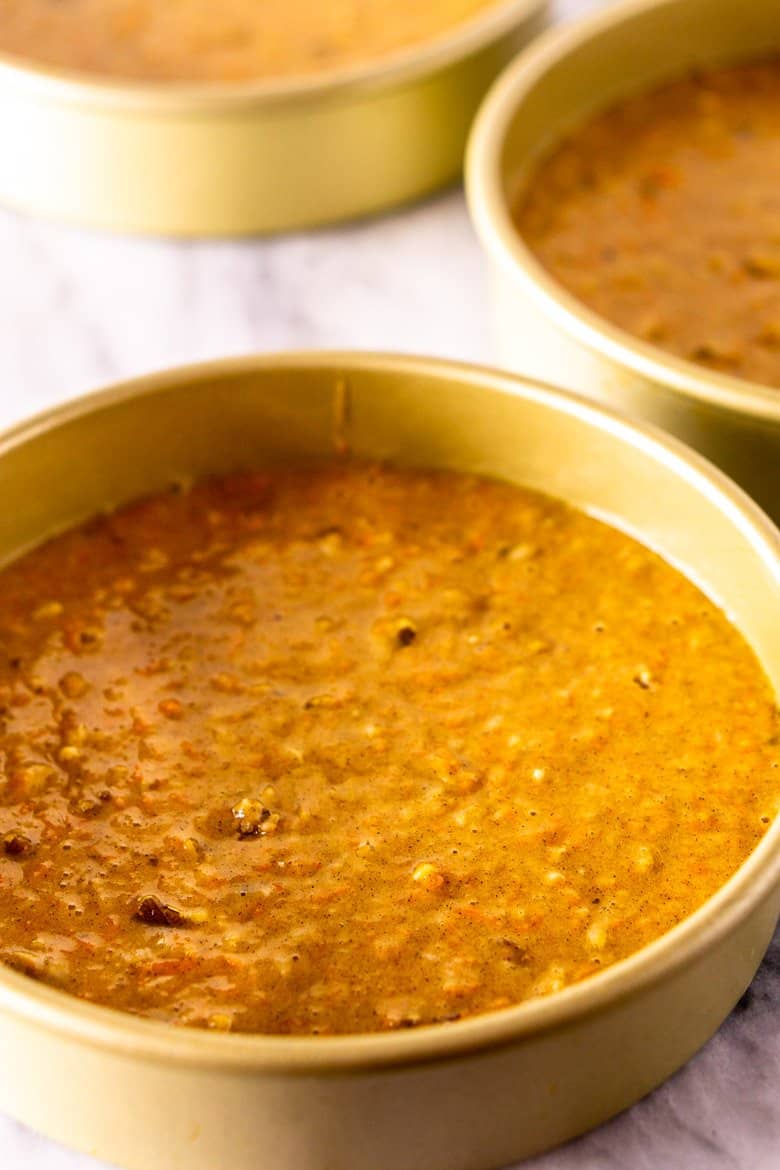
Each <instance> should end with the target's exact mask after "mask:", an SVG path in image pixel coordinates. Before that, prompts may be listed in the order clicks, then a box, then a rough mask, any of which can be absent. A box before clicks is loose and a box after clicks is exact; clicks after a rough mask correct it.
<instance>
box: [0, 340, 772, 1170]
mask: <svg viewBox="0 0 780 1170" xmlns="http://www.w3.org/2000/svg"><path fill="white" fill-rule="evenodd" d="M345 446H347V447H348V448H349V449H350V450H352V451H353V452H355V454H357V455H360V456H365V457H370V458H376V459H383V460H389V461H392V462H395V463H398V464H406V465H416V466H423V467H444V468H455V469H459V470H464V471H471V472H477V473H487V474H490V475H494V476H499V477H501V478H503V479H506V480H508V481H516V482H518V483H522V484H527V485H529V486H530V487H533V488H537V489H541V490H543V491H546V492H549V493H552V494H554V495H556V496H559V497H562V498H564V499H566V500H569V501H571V503H573V504H575V505H577V506H578V507H580V508H583V509H586V510H587V511H589V512H591V513H593V514H595V515H597V516H599V517H602V518H605V519H607V520H609V521H612V522H613V523H614V524H616V525H617V526H619V527H620V528H623V529H625V530H626V531H627V532H629V533H632V534H634V535H636V536H638V537H639V538H640V539H641V540H643V541H644V542H645V543H647V544H649V545H650V546H652V547H653V548H655V549H656V550H658V551H659V552H660V553H661V554H662V555H663V556H664V557H666V558H667V559H668V560H669V561H670V562H672V563H673V564H675V565H677V566H678V567H679V568H681V569H682V571H684V572H686V573H687V574H688V575H689V576H691V577H692V578H693V579H694V580H695V581H697V582H698V583H699V585H700V586H701V587H702V588H704V589H705V590H706V591H707V593H708V594H709V595H710V596H711V597H712V598H713V599H715V600H716V601H717V602H718V603H720V604H721V605H722V606H723V607H724V608H725V610H726V612H727V613H728V614H729V616H730V617H731V618H732V620H733V621H734V622H735V623H736V624H737V626H738V627H739V628H740V629H741V631H742V632H743V633H744V635H745V637H746V638H747V639H748V641H749V642H750V644H751V645H752V647H753V648H754V650H755V651H756V653H757V655H758V657H759V658H760V660H761V662H762V663H763V666H764V668H765V669H766V671H767V674H768V675H769V677H770V679H771V680H772V683H773V685H774V686H775V688H776V689H777V691H778V693H780V626H778V621H777V614H778V605H779V603H780V534H779V533H778V532H777V530H776V529H775V528H774V526H773V525H772V524H771V522H770V521H769V520H768V519H767V518H766V516H764V515H763V513H762V512H760V510H759V509H758V508H757V507H756V505H755V504H753V503H752V501H750V500H749V499H748V497H747V496H746V495H744V494H743V493H742V492H741V491H740V489H739V488H737V487H736V486H735V485H734V484H733V483H731V482H730V481H729V480H728V479H726V478H725V477H724V476H723V475H722V474H721V473H720V472H719V471H717V470H716V469H715V468H714V467H712V466H711V465H710V464H708V463H707V462H706V461H704V460H703V459H701V458H700V457H699V456H697V455H695V454H694V453H693V452H691V451H689V450H688V449H686V448H685V447H683V446H682V445H681V444H678V443H677V442H676V441H674V440H671V439H669V438H667V437H665V436H663V435H662V434H661V433H660V432H656V431H655V430H653V429H651V428H648V427H646V426H644V425H638V424H632V423H630V422H628V421H626V420H624V419H623V418H622V417H620V416H618V415H616V414H613V413H611V412H609V411H607V410H604V409H603V408H601V407H597V406H595V405H593V404H592V403H589V402H587V401H586V400H584V399H581V398H576V397H574V396H570V395H567V394H564V393H562V392H560V391H556V390H552V389H549V388H547V387H545V386H543V385H541V384H536V383H534V382H531V381H525V380H521V379H518V378H513V377H512V376H510V375H507V374H502V373H496V372H491V371H488V370H482V369H477V368H474V367H468V366H462V365H455V364H451V363H445V362H442V361H434V360H428V359H420V358H397V357H395V358H390V357H384V356H371V355H365V354H364V355H356V354H319V355H317V354H309V355H305V354H304V355H288V356H280V357H264V358H242V359H239V360H235V361H228V362H220V363H212V364H209V365H203V366H198V367H192V368H189V369H183V370H175V371H172V372H168V373H163V374H159V375H152V376H151V377H147V378H143V379H141V380H139V381H136V382H131V383H125V384H123V385H119V386H114V387H112V388H110V389H108V390H105V391H103V392H101V393H98V394H94V395H91V396H89V397H87V398H82V399H78V400H75V401H73V402H70V403H68V404H67V405H64V406H60V407H58V408H56V409H55V410H52V411H49V412H48V413H46V414H43V415H39V416H38V417H36V418H33V419H32V420H31V421H28V422H25V423H23V424H21V425H19V426H16V427H14V428H12V429H11V430H8V431H6V432H5V433H4V434H3V435H1V436H0V494H1V495H2V499H3V500H6V501H13V506H12V507H5V508H3V509H2V511H0V561H7V560H8V559H9V558H13V557H15V556H17V555H18V554H19V553H20V552H21V551H22V550H24V549H27V548H29V547H30V546H31V545H35V544H36V543H38V542H39V541H41V540H42V539H44V538H45V537H47V536H48V535H50V534H53V533H55V532H58V531H60V530H61V529H63V528H65V527H67V526H69V525H72V524H74V523H76V522H77V521H79V520H81V519H83V518H85V517H88V516H90V515H91V514H94V513H95V512H96V511H98V510H99V509H103V508H105V507H107V506H111V505H115V504H119V503H121V502H123V501H126V500H129V499H131V498H133V497H137V496H139V495H141V494H143V493H148V492H153V491H156V490H161V489H163V488H165V487H166V486H168V485H169V484H170V482H171V481H172V480H180V479H181V478H182V477H185V478H189V477H193V476H194V477H198V476H204V475H209V474H211V473H219V472H226V471H229V470H237V469H241V468H247V467H256V466H259V465H263V464H268V463H273V462H288V461H291V460H300V459H305V458H308V457H311V456H324V455H328V454H329V453H333V452H334V450H340V449H343V448H344V447H345ZM561 452H568V453H569V454H568V456H567V457H566V458H561ZM779 910H780V817H778V818H777V819H776V821H775V823H774V824H773V825H772V826H770V828H769V830H768V832H767V834H766V836H765V838H764V839H763V840H762V841H761V843H760V844H759V846H758V847H757V848H756V850H755V851H754V852H753V853H752V854H751V856H750V857H749V858H748V859H747V861H746V862H745V863H744V864H743V865H742V867H741V868H740V869H739V870H738V871H737V873H736V874H735V875H734V876H733V877H732V878H731V879H730V881H729V882H728V883H727V884H726V885H725V886H723V887H722V888H721V889H720V890H719V891H718V893H717V894H716V895H715V896H714V897H712V898H711V899H710V900H709V901H708V902H707V903H705V905H704V906H703V907H702V908H701V909H699V910H698V911H697V912H696V913H695V914H694V915H692V916H691V917H690V918H688V919H687V920H685V921H684V922H683V923H681V924H680V925H678V926H677V927H675V928H674V929H673V930H672V931H670V932H669V933H668V934H666V935H665V936H663V937H662V938H661V939H659V940H657V941H656V942H654V943H652V944H651V945H649V946H647V947H645V948H644V949H643V950H641V951H639V952H638V953H637V954H635V955H633V956H631V957H630V958H628V959H626V960H624V961H622V962H620V963H617V964H615V965H614V966H613V967H610V968H609V969H607V970H605V971H604V972H602V973H600V974H598V975H595V976H593V977H591V978H590V979H588V980H586V981H584V982H582V983H579V984H577V985H575V986H573V987H570V988H568V989H566V990H564V991H561V992H557V993H555V994H553V995H551V996H549V997H547V998H542V999H537V1000H533V1001H530V1002H527V1003H524V1004H521V1005H520V1006H517V1007H513V1008H507V1009H504V1010H501V1011H496V1012H493V1013H489V1014H486V1015H482V1016H478V1017H475V1018H472V1019H466V1020H462V1021H458V1022H454V1023H447V1024H440V1025H435V1026H429V1027H421V1028H419V1029H414V1030H410V1031H405V1032H401V1033H393V1034H379V1035H364V1036H341V1037H280V1036H270V1037H269V1036H251V1035H249V1036H247V1035H229V1034H217V1033H213V1032H207V1031H201V1030H197V1029H187V1028H182V1027H175V1026H172V1025H170V1024H164V1023H160V1022H155V1021H151V1020H143V1019H140V1018H136V1017H134V1016H131V1015H128V1014H123V1013H121V1012H117V1011H114V1010H112V1009H109V1008H103V1007H98V1006H95V1005H92V1004H89V1003H86V1002H83V1001H81V1000H78V999H76V998H73V997H70V996H68V995H66V994H64V993H62V992H59V991H56V990H54V989H52V988H49V987H46V986H45V985H43V984H41V983H36V982H34V981H32V980H31V979H29V978H27V977H25V976H23V975H20V974H18V973H16V972H14V971H12V970H10V969H8V968H4V967H0V1050H2V1053H3V1060H2V1062H1V1063H0V1109H2V1110H3V1111H4V1112H6V1113H9V1114H10V1115H11V1116H13V1117H16V1118H18V1119H19V1120H21V1121H23V1122H25V1123H26V1124H28V1125H31V1126H33V1127H34V1128H36V1129H40V1130H42V1131H43V1132H44V1133H46V1134H48V1135H50V1136H51V1137H53V1138H55V1139H57V1140H59V1141H62V1142H65V1143H67V1144H69V1145H73V1146H75V1147H77V1148H79V1149H81V1150H84V1151H88V1152H89V1153H91V1154H94V1155H96V1156H97V1157H100V1158H103V1159H106V1160H108V1161H110V1162H112V1163H114V1162H115V1163H117V1164H119V1165H122V1166H127V1167H131V1168H133V1170H257V1168H258V1167H259V1166H262V1167H263V1170H421V1167H425V1168H426V1170H491V1168H493V1167H499V1166H502V1165H505V1164H509V1163H512V1162H515V1161H516V1160H517V1159H519V1158H521V1157H523V1156H526V1155H530V1154H533V1153H535V1152H537V1151H540V1150H543V1149H545V1148H547V1147H549V1146H552V1145H554V1144H556V1143H558V1142H562V1141H565V1140H566V1139H568V1138H571V1137H573V1136H574V1135H576V1134H578V1133H581V1132H583V1131H584V1130H586V1129H588V1128H590V1127H591V1126H594V1125H596V1124H598V1123H599V1122H601V1121H604V1120H605V1119H606V1118H608V1117H610V1116H611V1115H612V1114H615V1113H617V1112H619V1111H620V1110H622V1109H624V1108H626V1106H628V1105H630V1104H631V1103H632V1102H634V1101H636V1100H637V1099H638V1098H639V1097H641V1096H642V1095H643V1094H645V1093H647V1092H648V1091H649V1090H650V1089H652V1088H653V1087H654V1086H655V1085H657V1084H659V1082H661V1081H662V1080H663V1079H664V1078H665V1077H668V1076H669V1075H670V1074H671V1073H672V1072H673V1071H674V1070H675V1069H676V1068H678V1067H679V1066H680V1065H681V1064H682V1063H683V1062H684V1061H686V1060H687V1059H688V1058H689V1057H690V1056H691V1055H692V1054H693V1053H694V1052H695V1051H696V1050H697V1049H698V1048H699V1047H700V1046H701V1045H702V1044H703V1043H704V1042H705V1041H706V1040H707V1039H708V1037H709V1036H711V1035H712V1033H713V1032H714V1031H715V1029H716V1028H717V1027H718V1025H719V1024H720V1023H721V1021H722V1020H723V1018H724V1017H725V1016H726V1014H727V1013H728V1012H729V1010H730V1009H731V1007H732V1006H733V1005H734V1003H735V1002H736V1001H737V1000H738V998H739V997H740V995H741V994H742V993H743V992H744V990H745V988H746V987H747V985H748V984H749V982H750V980H751V978H752V976H753V974H754V972H755V970H756V967H757V966H758V963H759V962H760V959H761V956H762V955H763V953H764V951H765V949H766V947H767V945H768V943H769V941H770V938H771V936H772V932H773V930H774V927H775V924H776V922H777V918H778V911H779Z"/></svg>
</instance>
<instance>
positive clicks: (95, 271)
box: [0, 0, 780, 1170]
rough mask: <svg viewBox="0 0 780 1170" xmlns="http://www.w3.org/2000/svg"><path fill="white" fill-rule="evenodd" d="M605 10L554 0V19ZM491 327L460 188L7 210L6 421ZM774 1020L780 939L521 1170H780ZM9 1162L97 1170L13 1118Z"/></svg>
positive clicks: (5, 1141) (779, 1018)
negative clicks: (276, 232)
mask: <svg viewBox="0 0 780 1170" xmlns="http://www.w3.org/2000/svg"><path fill="white" fill-rule="evenodd" d="M594 3H595V0H559V2H558V3H555V4H554V5H553V14H554V17H555V18H556V19H562V18H565V17H569V16H571V15H573V14H576V13H577V12H580V11H582V10H584V9H587V8H590V7H593V6H594ZM486 315H487V314H486V305H485V296H484V292H483V272H482V263H481V257H480V253H479V249H478V247H477V243H476V240H475V238H474V236H473V233H472V231H471V228H470V226H469V222H468V217H467V214H466V209H465V206H464V202H463V198H462V195H461V194H460V192H455V191H450V192H448V193H445V194H444V195H443V196H441V197H438V198H436V199H433V200H431V201H429V202H427V203H424V204H422V205H419V206H417V207H414V208H412V209H411V210H406V211H403V212H400V213H398V214H396V215H391V216H386V217H384V218H382V219H378V220H373V221H371V222H368V223H363V224H358V225H356V226H351V227H346V228H339V229H337V230H330V231H319V232H316V233H311V234H301V235H295V236H287V237H284V238H280V239H271V240H256V241H248V242H247V241H244V242H195V243H178V242H172V241H168V240H134V239H126V238H122V237H115V236H109V235H101V234H97V233H90V232H82V231H77V230H73V229H70V228H62V227H59V226H56V225H52V224H48V223H43V222H40V221H37V220H34V219H29V218H26V217H23V216H19V215H14V214H11V213H8V212H0V426H4V425H6V424H7V423H9V422H12V421H14V420H16V419H20V418H23V417H24V416H26V415H28V414H30V413H32V412H34V411H37V410H40V409H41V408H43V407H45V406H48V405H50V404H52V403H55V402H57V401H61V400H63V399H65V398H68V397H71V396H73V395H76V394H79V393H81V392H83V391H85V390H88V389H92V388H94V387H96V386H99V385H101V384H103V383H105V382H109V381H112V380H114V379H117V378H121V377H124V376H127V375H135V374H140V373H144V372H146V371H148V370H151V369H154V368H158V367H161V366H166V365H172V364H176V363H179V362H192V361H197V360H200V359H204V358H210V357H215V356H221V355H226V354H236V353H245V352H250V351H256V350H276V349H285V348H301V347H313V348H318V347H321V348H342V347H343V348H353V347H354V348H362V349H372V348H374V349H383V350H399V351H406V352H417V353H432V354H441V355H444V356H448V357H456V358H462V359H471V360H475V361H486V362H489V361H490V360H491V351H490V344H489V339H488V331H487V320H486ZM0 506H2V505H0ZM778 1009H780V934H779V935H778V936H777V937H776V939H775V943H774V946H773V948H772V949H771V950H770V952H769V955H768V956H767V958H766V959H765V961H764V964H763V966H762V968H761V970H760V972H759V974H758V976H757V978H756V980H755V982H754V984H753V986H752V988H751V990H750V991H749V992H748V994H747V995H746V996H745V997H744V998H743V1000H742V1001H741V1003H740V1006H739V1008H738V1009H737V1010H736V1011H735V1012H734V1013H733V1014H732V1016H731V1017H730V1019H729V1020H728V1021H727V1022H726V1023H725V1024H724V1026H723V1027H722V1028H721V1029H720V1031H719V1032H718V1034H717V1035H716V1036H715V1038H714V1039H713V1040H712V1041H711V1042H710V1043H709V1044H708V1045H707V1047H706V1048H705V1049H704V1050H703V1051H702V1052H701V1053H700V1054H699V1055H698V1056H697V1057H695V1059H694V1060H692V1061H691V1062H690V1063H689V1064H688V1065H687V1066H686V1067H685V1068H684V1069H683V1070H682V1071H681V1072H679V1073H678V1074H677V1075H676V1076H675V1077H674V1078H672V1080H671V1081H669V1082H668V1083H667V1084H666V1085H664V1086H663V1087H662V1088H660V1089H658V1090H657V1091H656V1092H655V1093H653V1094H651V1095H650V1096H649V1097H648V1098H646V1099H645V1100H644V1101H642V1102H640V1103H639V1104H638V1105H636V1106H635V1107H634V1108H633V1109H631V1110H629V1111H628V1112H627V1113H625V1114H623V1115H622V1116H621V1117H619V1118H617V1119H616V1120H615V1121H613V1122H611V1123H610V1124H608V1125H606V1126H603V1127H602V1128H601V1129H599V1130H597V1131H595V1132H594V1133H592V1134H589V1135H588V1136H586V1137H584V1138H582V1139H580V1140H579V1141H577V1142H574V1143H572V1144H571V1145H569V1146H567V1147H565V1148H563V1149H561V1150H558V1151H556V1152H553V1153H551V1154H547V1155H545V1156H543V1157H541V1158H537V1159H535V1160H534V1161H532V1162H530V1163H527V1164H526V1166H527V1167H528V1168H529V1170H612V1168H614V1170H661V1168H664V1170H778V1167H780V1012H779V1011H778ZM0 1167H2V1170H6V1168H7V1170H21V1168H22V1167H23V1168H24V1170H100V1165H99V1163H97V1162H95V1161H94V1160H92V1159H90V1158H86V1157H83V1156H81V1155H76V1154H73V1153H70V1152H68V1151H65V1150H63V1149H61V1148H59V1147H57V1146H55V1145H53V1144H52V1143H50V1142H48V1141H46V1140H44V1139H43V1138H40V1137H38V1136H37V1135H35V1134H34V1133H32V1132H31V1131H29V1130H27V1129H25V1128H24V1127H22V1126H20V1125H17V1124H16V1123H15V1122H13V1121H10V1120H8V1119H5V1118H2V1117H0ZM214 1170H221V1168H219V1167H215V1168H214ZM367 1170H370V1168H367Z"/></svg>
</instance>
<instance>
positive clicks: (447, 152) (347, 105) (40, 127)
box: [0, 0, 545, 235]
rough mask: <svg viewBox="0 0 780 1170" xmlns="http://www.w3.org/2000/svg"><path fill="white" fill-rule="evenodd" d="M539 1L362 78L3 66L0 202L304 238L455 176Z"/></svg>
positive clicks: (129, 224)
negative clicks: (119, 74) (183, 75)
mask: <svg viewBox="0 0 780 1170" xmlns="http://www.w3.org/2000/svg"><path fill="white" fill-rule="evenodd" d="M544 6H545V0H497V2H496V3H494V4H493V5H491V6H490V7H488V8H487V9H486V10H485V13H484V14H483V15H481V16H478V17H476V18H474V19H473V20H471V21H469V22H468V23H467V24H464V25H463V26H462V27H460V28H456V29H455V30H453V31H452V32H450V33H448V34H447V35H445V36H442V37H439V38H437V39H436V40H433V41H429V42H427V43H425V44H422V45H420V46H417V47H413V48H411V49H408V50H404V51H403V52H399V53H395V54H393V55H392V56H388V57H386V58H385V59H383V60H379V61H375V62H371V63H369V64H366V65H364V66H360V67H357V68H353V69H349V70H343V71H338V72H332V73H322V74H319V75H317V74H314V75H312V76H311V77H305V78H295V79H290V80H286V79H285V80H280V81H268V82H262V81H258V82H256V83H241V84H235V83H225V84H220V83H210V84H197V85H195V84H192V85H191V84H184V83H168V84H146V83H143V82H138V83H121V82H119V83H118V82H116V81H111V80H104V79H101V78H99V77H92V76H86V75H83V74H81V75H78V74H70V73H67V72H65V71H62V70H54V69H48V68H46V67H43V66H38V65H35V64H34V63H33V62H28V61H22V60H21V59H18V58H12V57H9V56H5V57H2V56H0V135H1V136H2V141H3V151H2V154H0V200H1V201H3V202H5V203H8V204H10V205H12V206H14V207H18V208H21V209H23V210H26V211H32V212H36V213H40V214H42V215H47V216H52V217H54V218H57V219H63V220H73V221H76V222H78V223H82V224H90V225H93V226H96V227H103V228H110V229H115V230H119V231H127V232H157V233H165V234H176V235H230V234H242V233H243V234H246V233H259V232H276V231H282V230H288V229H294V228H302V227H313V226H316V225H320V224H326V223H331V222H334V221H337V220H343V219H350V218H353V217H355V216H361V215H367V214H369V213H372V212H377V211H380V210H382V209H384V208H387V207H390V206H393V205H395V204H399V203H403V202H405V201H408V200H412V199H416V198H418V197H420V196H423V195H425V194H427V193H428V192H430V191H433V190H434V189H435V188H437V187H440V186H442V185H443V184H445V183H447V182H449V181H451V180H453V179H454V178H455V177H456V176H457V175H458V173H459V171H460V167H461V163H462V156H463V147H464V143H465V141H466V136H467V134H468V129H469V125H470V123H471V120H472V118H473V116H474V113H475V111H476V109H477V107H478V105H479V102H480V100H481V98H482V96H483V95H484V93H485V90H486V89H487V87H488V85H489V84H490V82H491V81H492V80H493V78H494V77H495V75H496V74H497V73H498V72H499V70H500V69H501V68H502V67H503V65H505V64H506V62H507V61H508V60H509V59H510V57H511V56H512V54H513V53H514V52H515V51H516V49H517V47H518V46H519V45H520V44H521V43H522V42H523V41H524V40H526V39H527V38H528V37H529V36H530V35H532V33H533V32H535V31H537V29H538V27H539V26H540V24H541V19H542V14H543V9H544Z"/></svg>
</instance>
